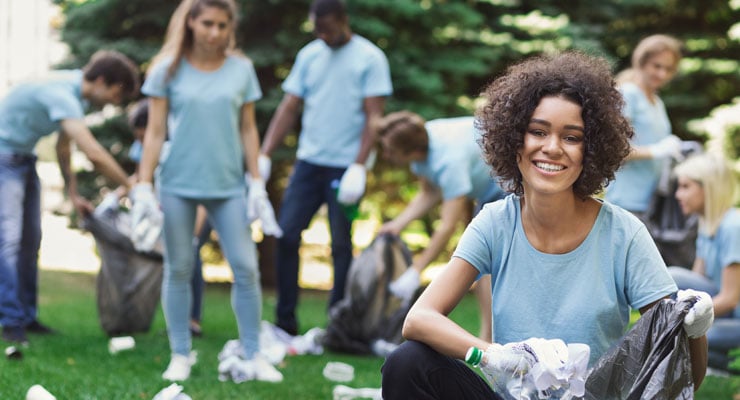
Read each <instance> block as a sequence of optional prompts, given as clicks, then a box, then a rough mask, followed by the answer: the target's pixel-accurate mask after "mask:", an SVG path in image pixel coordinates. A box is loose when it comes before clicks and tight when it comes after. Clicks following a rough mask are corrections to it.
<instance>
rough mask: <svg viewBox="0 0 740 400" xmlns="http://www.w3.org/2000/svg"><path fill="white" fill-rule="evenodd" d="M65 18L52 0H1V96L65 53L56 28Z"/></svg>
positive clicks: (49, 65)
mask: <svg viewBox="0 0 740 400" xmlns="http://www.w3.org/2000/svg"><path fill="white" fill-rule="evenodd" d="M61 19H62V14H61V11H59V9H58V7H56V6H55V5H53V4H52V3H51V0H0V96H2V95H3V94H4V93H5V92H6V91H7V90H8V88H9V87H10V86H11V85H13V84H15V83H17V82H18V81H21V80H24V79H28V78H33V77H35V76H39V75H43V74H44V73H46V71H48V70H49V69H50V68H51V67H52V66H53V65H54V64H56V63H58V62H59V61H61V60H62V59H63V58H64V57H65V55H66V54H67V49H66V46H65V45H64V44H62V43H61V42H60V41H59V38H58V37H59V34H58V31H57V29H56V28H57V27H58V26H59V25H60V21H61Z"/></svg>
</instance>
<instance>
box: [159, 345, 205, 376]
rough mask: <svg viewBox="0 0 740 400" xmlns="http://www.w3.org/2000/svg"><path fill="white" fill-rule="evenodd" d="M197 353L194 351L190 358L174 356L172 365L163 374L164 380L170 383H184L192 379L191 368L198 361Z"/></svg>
mask: <svg viewBox="0 0 740 400" xmlns="http://www.w3.org/2000/svg"><path fill="white" fill-rule="evenodd" d="M196 357H197V353H196V352H194V351H192V352H190V355H189V356H184V355H182V354H174V353H173V354H172V358H171V359H170V364H169V365H168V366H167V369H166V370H165V371H164V373H163V374H162V379H165V380H168V381H184V380H187V379H188V378H189V377H190V367H192V366H193V364H195V362H196V360H197V358H196Z"/></svg>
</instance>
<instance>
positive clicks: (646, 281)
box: [453, 195, 677, 365]
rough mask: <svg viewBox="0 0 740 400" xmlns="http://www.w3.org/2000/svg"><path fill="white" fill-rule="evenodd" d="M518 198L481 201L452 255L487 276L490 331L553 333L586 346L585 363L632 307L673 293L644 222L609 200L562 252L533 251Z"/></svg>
mask: <svg viewBox="0 0 740 400" xmlns="http://www.w3.org/2000/svg"><path fill="white" fill-rule="evenodd" d="M520 201H521V199H520V197H519V196H516V195H509V196H508V197H506V198H505V199H503V200H499V201H496V202H494V203H489V204H487V205H486V206H484V207H483V210H481V211H480V212H479V213H478V215H477V216H476V217H475V218H474V219H473V221H472V222H471V223H470V225H469V226H468V228H467V229H466V230H465V232H464V233H463V235H462V237H461V239H460V242H459V243H458V245H457V249H456V250H455V252H454V254H453V257H459V258H462V259H463V260H465V261H467V262H468V263H470V264H472V265H473V267H475V268H476V269H478V270H479V271H480V272H481V274H491V285H492V299H493V303H492V306H493V310H492V311H493V337H494V341H495V342H496V343H502V344H503V343H509V342H518V341H522V340H526V339H528V338H532V337H540V338H546V339H554V338H559V339H562V340H563V341H565V342H566V343H585V344H588V345H589V347H590V348H591V356H590V365H593V364H594V362H595V361H596V360H597V359H598V358H599V357H601V355H602V354H604V353H605V352H606V351H607V350H608V349H609V347H610V346H612V345H613V344H615V343H617V342H618V340H619V339H620V337H621V336H622V335H623V334H624V333H625V329H626V328H627V325H628V323H629V316H630V308H633V309H639V308H641V307H644V306H646V305H648V304H650V303H652V302H654V301H656V300H659V299H661V298H663V297H665V296H667V295H670V294H672V293H674V292H676V290H677V289H676V285H675V283H674V282H673V279H672V278H671V276H670V275H669V274H668V271H667V269H666V266H665V263H664V262H663V259H662V258H661V256H660V253H658V249H657V248H656V247H655V243H654V242H653V240H652V239H651V238H650V234H649V233H648V231H647V229H646V228H645V226H644V225H643V224H642V223H641V222H640V221H639V220H638V219H637V218H636V217H635V216H634V215H632V214H630V213H628V212H626V211H624V210H622V209H621V208H619V207H614V206H613V205H611V204H609V203H608V202H604V203H602V205H601V210H600V211H599V215H598V216H597V218H596V221H595V223H594V226H593V227H592V228H591V231H590V233H589V234H588V236H587V237H586V239H585V240H584V241H583V242H582V243H581V244H580V245H579V246H578V247H576V248H575V249H574V250H572V251H570V252H568V253H565V254H547V253H543V252H540V251H538V250H537V249H535V248H534V247H533V246H532V245H531V244H530V242H529V240H528V239H527V236H526V234H525V232H524V229H523V228H522V219H521V208H520Z"/></svg>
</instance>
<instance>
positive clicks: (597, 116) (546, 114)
mask: <svg viewBox="0 0 740 400" xmlns="http://www.w3.org/2000/svg"><path fill="white" fill-rule="evenodd" d="M484 95H485V98H486V102H485V105H484V106H483V107H482V108H481V109H480V110H479V111H478V113H477V124H478V127H479V128H480V130H481V131H482V137H481V138H480V139H479V143H480V145H481V147H482V148H483V153H484V155H485V158H486V161H487V162H488V163H489V164H490V165H491V166H492V167H493V172H495V174H496V175H497V176H498V177H499V178H500V179H501V181H502V183H503V184H504V186H505V187H507V188H508V189H509V190H510V191H511V192H513V194H510V195H509V196H507V197H506V198H504V199H502V200H498V201H495V202H492V203H488V204H486V205H485V206H484V207H483V209H482V210H481V211H480V212H479V213H478V214H477V216H476V217H475V218H474V219H473V221H472V222H471V223H470V225H468V227H467V228H466V229H465V232H464V233H463V235H462V237H461V238H460V241H459V242H458V246H457V248H456V249H455V252H454V254H453V255H452V259H451V260H450V262H449V263H448V264H447V266H446V267H445V268H444V269H443V270H442V271H441V272H440V273H439V274H438V275H437V276H436V277H435V278H434V280H433V281H432V283H431V284H430V285H429V286H428V287H427V289H426V290H425V291H424V292H423V293H422V295H421V296H420V297H419V299H418V300H417V301H416V303H415V304H414V305H413V306H412V308H411V309H410V310H409V313H408V315H407V317H406V320H405V322H404V326H403V335H404V337H405V338H406V339H407V341H406V342H404V343H403V344H402V345H401V346H399V347H398V349H396V351H394V352H393V353H391V354H390V355H389V356H388V357H387V358H386V362H385V364H384V365H383V369H382V373H383V398H384V399H386V400H394V399H420V398H425V399H426V398H434V399H449V398H465V399H495V398H501V397H500V396H499V395H505V396H504V397H507V398H509V397H512V396H513V397H516V398H529V397H528V396H526V393H535V391H534V390H535V389H537V390H542V389H543V388H539V387H538V388H535V387H530V386H528V385H535V383H533V382H534V378H532V377H531V376H529V371H531V370H533V369H535V370H536V371H539V372H538V373H542V374H541V376H547V374H557V373H559V372H558V371H550V370H548V368H551V367H552V365H565V363H566V361H567V357H568V350H567V348H566V346H565V344H566V343H567V344H576V343H578V344H582V345H583V346H581V348H583V347H586V346H587V348H588V352H587V353H586V354H583V353H581V355H583V356H584V358H583V360H584V361H583V362H584V364H585V363H588V366H586V365H583V371H586V370H587V369H588V367H593V366H594V364H596V361H597V360H598V359H599V358H600V357H601V356H602V355H603V354H604V353H605V352H606V351H607V349H609V348H610V347H611V346H613V345H614V344H615V343H617V342H618V341H619V340H620V338H621V337H622V335H623V334H624V332H625V330H626V328H627V325H628V323H629V320H630V318H629V317H630V310H632V309H634V310H639V311H640V313H645V312H646V311H647V310H649V309H650V308H651V307H652V306H653V305H654V304H656V303H658V302H660V301H661V300H662V299H665V298H667V297H668V296H669V295H671V294H673V293H675V292H676V290H677V289H676V285H675V284H674V282H673V280H672V279H671V277H670V275H669V274H668V271H667V270H666V267H665V264H664V263H663V260H662V258H661V257H660V254H659V253H658V249H657V248H656V246H655V243H654V242H653V241H652V239H651V238H650V235H649V234H648V232H647V229H646V228H645V226H644V225H643V224H642V223H641V222H640V221H639V220H638V219H637V218H636V217H635V216H634V215H632V214H631V213H629V212H628V211H625V210H623V209H621V208H619V207H617V206H614V205H612V204H610V203H608V202H604V201H601V200H599V199H597V198H595V197H594V196H593V195H594V194H596V193H598V192H600V191H601V190H603V189H604V187H605V186H606V184H607V183H608V181H609V180H610V179H613V178H614V172H615V171H616V170H617V168H619V166H620V164H621V162H622V160H623V159H624V158H625V157H626V156H627V154H628V153H629V151H630V145H629V138H630V137H631V136H632V128H631V127H630V124H629V123H628V122H627V120H626V119H625V118H624V117H623V116H622V113H621V107H622V104H623V102H622V98H621V96H620V94H619V92H618V91H617V90H616V89H615V87H614V80H613V79H612V75H611V73H610V69H609V64H608V63H607V62H606V61H605V60H603V59H601V58H596V57H591V56H588V55H585V54H581V53H577V52H566V53H562V54H558V55H553V56H540V57H535V58H530V59H527V60H525V61H523V62H521V63H519V64H516V65H514V66H511V67H510V68H508V69H507V70H506V72H505V74H504V75H503V76H501V77H499V78H498V79H496V80H495V81H493V83H491V85H490V86H489V87H488V88H487V89H486V90H485V92H484ZM484 275H490V277H491V304H492V308H491V312H492V320H493V323H492V330H493V343H488V342H487V341H485V340H482V339H481V338H479V337H476V336H475V335H473V334H471V333H469V332H467V331H465V330H464V329H463V328H461V327H460V326H459V325H457V323H456V322H454V321H452V320H451V319H450V318H448V315H449V313H450V312H451V311H452V310H453V309H454V308H455V306H456V305H457V304H458V303H459V302H460V300H461V299H462V298H463V296H465V294H466V293H467V291H468V288H469V287H470V285H471V284H472V283H473V282H475V281H476V280H477V279H479V278H480V277H482V276H484ZM694 296H696V299H698V301H697V302H696V303H695V304H694V305H693V306H690V307H691V310H690V311H689V314H690V315H692V317H691V318H687V319H686V320H685V321H684V324H683V326H684V328H685V331H686V333H687V334H688V336H689V338H691V340H690V341H689V343H690V344H689V346H690V352H691V363H692V372H693V384H694V385H695V386H693V388H698V387H699V385H700V384H701V381H702V379H703V378H704V374H705V371H706V359H707V348H706V337H705V336H704V334H705V333H706V330H707V329H708V326H709V325H710V324H711V321H712V319H713V313H712V307H711V305H712V302H711V298H710V297H709V295H708V294H706V293H703V292H697V293H696V294H692V295H691V296H690V300H689V296H685V295H683V294H682V293H681V292H679V294H678V298H677V300H678V301H679V302H689V301H694V298H695V297H694ZM707 305H708V306H707ZM687 307H689V306H688V305H687ZM543 338H547V339H543ZM564 349H565V350H564ZM555 358H556V359H557V360H556V361H557V363H555V362H554V361H553V359H555ZM586 359H587V360H586ZM461 360H465V361H467V362H468V363H470V364H471V365H477V366H479V367H480V369H481V371H482V372H483V374H484V375H485V376H486V377H487V378H488V379H489V381H490V382H491V383H492V384H493V388H492V387H491V386H489V385H488V384H487V383H486V382H485V380H483V379H482V378H481V377H480V376H479V375H478V374H476V373H475V371H473V370H471V369H470V368H468V367H467V366H465V365H464V364H463V363H462V362H461ZM541 360H549V361H553V363H554V364H553V363H550V362H549V361H548V362H542V363H540V362H539V361H541ZM558 363H559V364H558ZM546 364H547V365H546ZM548 365H549V366H548ZM521 377H524V378H523V379H522V378H521ZM528 377H529V378H528ZM580 378H582V379H585V376H581V377H580ZM517 379H519V380H517ZM510 380H511V381H510ZM538 382H542V381H541V380H538ZM691 385H692V382H686V386H685V387H684V390H686V391H688V392H689V394H690V391H691V389H692V386H691ZM547 389H548V390H550V389H552V390H553V391H552V392H550V394H551V396H553V397H550V398H556V396H557V395H558V393H560V394H562V391H565V390H566V389H568V388H567V387H566V388H562V387H560V386H558V388H555V389H553V388H552V387H549V388H547ZM570 389H572V390H573V392H571V393H572V394H574V395H576V396H578V397H580V396H581V395H583V393H577V391H583V387H582V383H581V386H580V387H570ZM530 390H532V391H530ZM557 390H561V391H557ZM568 390H569V389H568ZM521 395H524V397H521Z"/></svg>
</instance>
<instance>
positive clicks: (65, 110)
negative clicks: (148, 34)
mask: <svg viewBox="0 0 740 400" xmlns="http://www.w3.org/2000/svg"><path fill="white" fill-rule="evenodd" d="M138 89H139V71H138V68H137V66H136V65H135V64H134V63H133V62H131V60H129V59H128V58H127V57H125V56H124V55H122V54H120V53H117V52H112V51H100V52H97V53H95V54H94V55H93V56H92V58H91V59H90V62H89V63H88V64H87V65H86V66H85V67H84V68H83V69H82V70H70V71H57V72H55V73H54V74H52V75H51V76H49V77H48V78H46V79H43V80H38V81H32V82H25V83H22V84H19V85H17V86H16V87H14V88H12V89H11V90H10V92H9V93H8V94H7V96H5V98H3V99H2V100H0V325H2V326H3V332H2V338H3V340H6V341H9V342H14V343H20V344H25V343H27V342H28V339H27V336H26V332H32V333H51V332H52V330H51V329H50V328H49V327H47V326H45V325H44V324H42V323H40V322H39V321H38V319H37V297H38V264H37V261H38V251H39V246H40V244H41V189H40V183H39V177H38V174H37V172H36V155H35V154H34V147H35V146H36V143H37V142H38V141H39V139H41V138H42V137H44V136H47V135H50V134H52V133H53V132H57V131H58V132H59V137H58V139H57V145H56V152H57V159H58V162H59V168H60V170H61V175H62V178H64V183H65V188H66V190H67V193H68V195H69V199H70V200H71V201H72V204H73V205H74V207H75V209H76V210H77V212H78V213H80V214H81V215H87V214H89V213H91V212H92V211H93V206H92V204H90V202H88V201H87V200H86V199H84V198H83V197H81V196H80V195H79V194H78V193H77V181H76V179H75V175H74V173H72V171H71V168H70V156H71V145H72V142H74V144H75V145H76V146H77V148H78V149H79V150H80V151H82V152H83V153H84V154H85V155H86V156H87V158H88V159H89V160H90V161H91V162H92V164H93V165H94V166H95V168H96V169H98V170H99V171H100V172H102V173H103V174H104V175H105V176H107V177H108V178H110V179H112V180H113V181H115V183H117V184H119V185H121V186H123V187H124V188H126V189H128V187H129V183H128V175H127V174H126V172H125V171H124V170H123V169H122V168H121V167H120V166H119V165H118V163H117V162H116V161H115V159H114V158H113V157H112V156H111V155H110V153H108V151H106V150H105V148H103V146H102V145H100V143H98V141H97V140H96V139H95V137H94V136H93V135H92V133H91V132H90V130H89V129H88V128H87V126H86V124H85V121H84V117H85V112H86V111H87V109H88V108H89V107H90V106H94V107H101V106H103V105H105V104H120V103H121V102H122V101H123V100H124V99H126V98H130V97H132V96H133V95H135V94H136V93H137V92H138Z"/></svg>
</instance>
